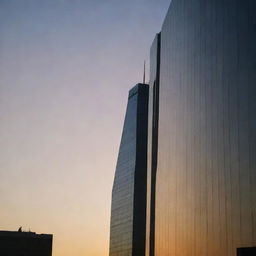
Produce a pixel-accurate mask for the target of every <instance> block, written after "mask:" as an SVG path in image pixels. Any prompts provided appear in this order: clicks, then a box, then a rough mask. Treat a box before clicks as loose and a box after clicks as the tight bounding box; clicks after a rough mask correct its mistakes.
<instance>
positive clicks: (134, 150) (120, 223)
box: [109, 84, 148, 256]
mask: <svg viewBox="0 0 256 256" xmlns="http://www.w3.org/2000/svg"><path fill="white" fill-rule="evenodd" d="M147 126H148V85H146V84H137V85H136V86H135V87H134V88H132V89H131V90H130V92H129V97H128V104H127V110H126V116H125V121H124V126H123V134H122V139H121V144H120V149H119V155H118V160H117V166H116V172H115V179H114V185H113V190H112V205H111V229H110V252H109V255H110V256H128V255H131V256H132V255H133V256H141V255H144V254H145V235H146V234H145V232H146V190H147V189H146V187H147Z"/></svg>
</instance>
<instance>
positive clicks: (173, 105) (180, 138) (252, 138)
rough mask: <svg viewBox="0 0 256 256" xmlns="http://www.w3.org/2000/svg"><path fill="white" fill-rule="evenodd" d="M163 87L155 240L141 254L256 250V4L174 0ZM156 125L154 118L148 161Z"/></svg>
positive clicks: (200, 255)
mask: <svg viewBox="0 0 256 256" xmlns="http://www.w3.org/2000/svg"><path fill="white" fill-rule="evenodd" d="M153 48H154V44H153ZM155 56H156V55H155V54H153V57H152V58H153V59H152V60H151V61H152V63H153V64H152V65H153V66H155V64H154V63H155V60H156V57H155ZM151 72H153V75H152V76H153V77H154V74H155V71H154V70H153V71H151ZM154 80H155V79H154V78H153V80H151V81H150V86H151V89H150V90H152V84H153V83H154ZM159 88H160V90H159V121H158V146H157V172H156V190H155V191H156V195H155V221H154V222H155V223H154V229H155V231H154V235H155V238H154V242H155V243H154V251H153V253H152V252H151V254H149V252H150V250H149V249H147V255H150V256H152V255H155V256H205V255H207V256H235V255H236V254H237V248H244V247H255V246H256V1H255V0H172V2H171V5H170V8H169V11H168V14H167V16H166V19H165V21H164V24H163V27H162V31H161V51H160V82H159ZM152 95H153V94H152V91H151V92H150V100H149V101H150V102H151V104H152V102H154V100H153V96H152ZM152 109H153V107H152V105H151V106H150V107H149V110H150V113H151V114H152V113H153V110H152ZM151 114H150V115H151ZM152 127H153V126H152V118H151V119H150V122H149V149H148V151H149V158H152V144H153V143H152V142H153V138H152V137H150V136H151V135H150V133H151V134H153V133H152ZM150 161H151V160H149V162H150ZM151 163H152V161H151ZM152 170H153V169H152V166H151V167H150V168H149V173H150V172H152ZM150 175H151V176H152V174H150ZM151 184H152V182H151ZM148 187H149V189H150V191H152V188H151V185H150V184H148ZM147 212H148V215H147V219H148V223H152V222H151V220H149V218H151V215H152V214H150V212H151V211H149V210H148V211H147ZM149 232H150V231H149ZM147 238H148V239H149V235H148V236H147ZM148 243H149V241H148V242H147V245H148ZM147 248H148V246H147Z"/></svg>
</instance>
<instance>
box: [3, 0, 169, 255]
mask: <svg viewBox="0 0 256 256" xmlns="http://www.w3.org/2000/svg"><path fill="white" fill-rule="evenodd" d="M169 4H170V0H127V1H125V0H122V1H121V0H0V205H1V206H0V207H1V208H0V230H18V228H19V226H23V229H25V230H29V229H30V230H32V231H35V232H37V233H50V234H53V235H54V246H53V256H71V255H72V256H103V255H108V243H109V224H110V204H111V188H112V182H113V177H114V171H115V165H116V159H117V153H118V147H119V142H120V137H121V132H122V125H123V120H124V113H125V108H126V103H127V95H128V90H129V89H130V88H131V87H132V86H133V85H135V84H136V83H138V82H141V80H142V76H143V61H144V59H146V60H147V61H148V56H149V49H150V45H151V43H152V41H153V38H154V36H155V33H157V32H159V31H160V29H161V24H162V22H163V19H164V16H165V14H166V12H167V9H168V6H169ZM147 77H148V74H147Z"/></svg>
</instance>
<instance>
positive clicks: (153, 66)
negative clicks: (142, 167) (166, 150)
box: [146, 34, 161, 256]
mask: <svg viewBox="0 0 256 256" xmlns="http://www.w3.org/2000/svg"><path fill="white" fill-rule="evenodd" d="M160 43H161V34H157V35H156V37H155V39H154V42H153V44H152V46H151V49H150V81H149V107H148V108H149V110H148V112H149V116H148V173H147V216H148V217H147V229H146V237H147V238H146V255H151V256H152V255H153V253H154V241H155V189H156V170H157V148H158V146H157V143H158V111H159V109H158V107H159V75H160Z"/></svg>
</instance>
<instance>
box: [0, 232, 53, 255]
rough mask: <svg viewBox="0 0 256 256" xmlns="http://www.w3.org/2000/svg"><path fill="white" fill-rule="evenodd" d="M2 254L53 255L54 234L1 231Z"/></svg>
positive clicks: (0, 245) (0, 247)
mask: <svg viewBox="0 0 256 256" xmlns="http://www.w3.org/2000/svg"><path fill="white" fill-rule="evenodd" d="M0 255H1V256H51V255H52V235H45V234H41V235H38V234H36V233H34V232H19V231H18V232H13V231H0Z"/></svg>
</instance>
